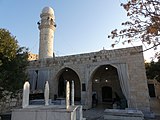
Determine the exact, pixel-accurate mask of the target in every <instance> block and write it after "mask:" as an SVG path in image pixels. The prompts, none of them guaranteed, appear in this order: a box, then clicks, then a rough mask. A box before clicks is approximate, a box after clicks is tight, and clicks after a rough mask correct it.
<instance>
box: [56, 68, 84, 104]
mask: <svg viewBox="0 0 160 120" xmlns="http://www.w3.org/2000/svg"><path fill="white" fill-rule="evenodd" d="M66 81H69V83H70V90H71V84H72V81H74V88H75V89H74V91H75V98H74V99H75V101H80V100H81V86H80V79H79V77H78V75H77V73H76V72H75V71H73V70H72V69H70V68H64V69H62V70H61V74H60V76H59V79H58V97H60V98H65V97H66ZM70 92H71V91H70Z"/></svg>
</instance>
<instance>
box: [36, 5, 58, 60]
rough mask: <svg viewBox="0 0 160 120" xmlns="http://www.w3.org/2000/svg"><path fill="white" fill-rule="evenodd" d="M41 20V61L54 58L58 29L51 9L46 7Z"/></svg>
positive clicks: (39, 23)
mask: <svg viewBox="0 0 160 120" xmlns="http://www.w3.org/2000/svg"><path fill="white" fill-rule="evenodd" d="M40 17H41V20H40V22H38V23H37V24H38V25H39V26H38V28H39V30H40V41H39V42H40V43H39V59H44V58H52V57H53V55H54V53H53V40H54V32H55V28H56V24H55V16H54V11H53V9H52V8H51V7H45V8H43V10H42V13H41V15H40Z"/></svg>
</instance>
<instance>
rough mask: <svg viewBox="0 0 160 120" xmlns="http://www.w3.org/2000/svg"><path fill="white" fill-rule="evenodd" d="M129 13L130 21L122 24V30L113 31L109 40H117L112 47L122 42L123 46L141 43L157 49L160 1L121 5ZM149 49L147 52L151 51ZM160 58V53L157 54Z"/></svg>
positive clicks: (149, 0)
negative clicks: (135, 42) (136, 42)
mask: <svg viewBox="0 0 160 120" xmlns="http://www.w3.org/2000/svg"><path fill="white" fill-rule="evenodd" d="M121 6H123V8H124V9H125V10H126V11H127V16H128V17H129V20H128V21H126V22H124V23H122V26H124V28H123V29H121V30H117V29H115V30H113V31H112V32H111V34H110V35H108V38H112V39H116V38H118V40H115V42H114V44H112V47H114V46H115V45H116V44H118V43H119V42H120V41H122V43H123V44H125V43H126V42H127V43H133V42H134V41H137V40H139V41H141V42H142V43H143V44H145V45H146V44H147V45H151V47H150V48H149V49H151V48H154V49H157V46H159V45H160V1H159V0H129V1H128V2H127V3H125V4H124V3H121ZM149 49H147V50H149ZM155 55H156V57H160V54H159V53H156V54H155Z"/></svg>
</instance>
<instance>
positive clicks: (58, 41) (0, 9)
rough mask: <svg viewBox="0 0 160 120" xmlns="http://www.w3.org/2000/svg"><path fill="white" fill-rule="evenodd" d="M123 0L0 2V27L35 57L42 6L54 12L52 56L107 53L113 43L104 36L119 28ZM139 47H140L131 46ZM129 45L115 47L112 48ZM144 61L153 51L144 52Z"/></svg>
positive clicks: (123, 19) (16, 0)
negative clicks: (53, 53) (54, 25)
mask: <svg viewBox="0 0 160 120" xmlns="http://www.w3.org/2000/svg"><path fill="white" fill-rule="evenodd" d="M124 1H125V0H0V28H5V29H7V30H9V31H10V32H11V34H12V35H13V36H16V39H17V40H18V44H19V45H20V46H21V47H22V46H24V47H27V48H29V51H30V52H32V53H35V54H38V50H39V29H38V25H37V22H38V21H39V20H40V13H41V11H42V9H43V8H44V7H46V6H50V7H52V8H53V9H54V13H55V22H56V24H57V27H56V31H55V36H54V52H55V55H56V56H64V55H73V54H81V53H88V52H96V51H100V50H102V49H106V50H111V49H113V48H112V47H111V44H112V43H114V40H111V39H108V38H107V36H108V35H109V34H110V32H111V31H112V30H114V29H115V28H118V29H119V28H121V27H122V26H121V23H122V22H125V21H126V19H127V17H126V12H125V10H124V9H123V8H122V7H121V6H120V3H121V2H124ZM135 45H141V44H139V43H138V44H135ZM128 46H132V45H127V46H126V45H122V44H118V45H117V46H115V48H114V49H117V48H125V47H128ZM144 55H145V59H149V58H150V56H151V55H153V51H149V52H146V53H144Z"/></svg>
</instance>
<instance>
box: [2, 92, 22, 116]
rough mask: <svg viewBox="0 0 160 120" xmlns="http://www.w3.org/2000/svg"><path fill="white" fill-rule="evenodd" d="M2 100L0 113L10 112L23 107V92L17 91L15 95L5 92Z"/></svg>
mask: <svg viewBox="0 0 160 120" xmlns="http://www.w3.org/2000/svg"><path fill="white" fill-rule="evenodd" d="M3 96H4V97H2V98H1V99H0V113H5V112H10V111H11V109H12V108H16V107H20V106H21V105H22V90H19V91H17V92H16V93H15V94H14V95H13V93H12V92H8V91H3Z"/></svg>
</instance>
